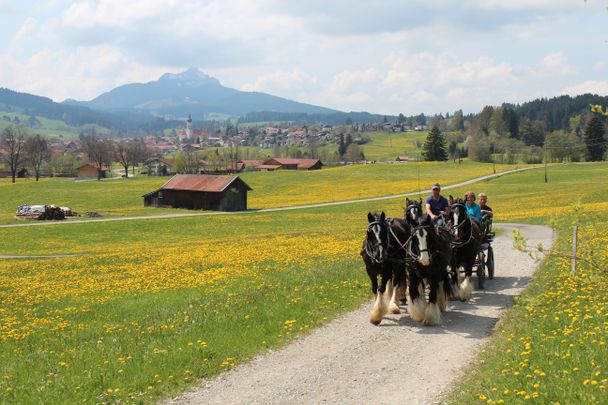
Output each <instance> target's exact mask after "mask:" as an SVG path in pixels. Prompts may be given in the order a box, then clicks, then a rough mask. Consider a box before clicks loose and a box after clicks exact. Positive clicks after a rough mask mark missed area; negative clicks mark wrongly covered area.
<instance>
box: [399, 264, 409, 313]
mask: <svg viewBox="0 0 608 405" xmlns="http://www.w3.org/2000/svg"><path fill="white" fill-rule="evenodd" d="M399 272H400V273H401V282H400V283H399V301H401V303H402V304H404V305H406V304H407V295H408V291H407V269H406V268H405V266H400V267H399Z"/></svg>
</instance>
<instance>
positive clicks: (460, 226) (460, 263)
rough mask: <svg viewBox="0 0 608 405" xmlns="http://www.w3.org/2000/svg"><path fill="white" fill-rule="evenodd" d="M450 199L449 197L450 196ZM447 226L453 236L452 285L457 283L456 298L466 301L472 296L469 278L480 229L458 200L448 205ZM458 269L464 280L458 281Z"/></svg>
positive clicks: (478, 224)
mask: <svg viewBox="0 0 608 405" xmlns="http://www.w3.org/2000/svg"><path fill="white" fill-rule="evenodd" d="M450 198H451V196H450ZM449 212H450V213H449V225H450V231H451V233H452V236H453V240H452V261H451V263H450V267H451V271H452V280H453V283H457V284H458V285H459V287H458V292H457V293H458V298H460V300H462V301H466V300H468V299H469V298H471V296H472V295H473V284H472V283H471V276H472V274H473V266H474V265H475V259H476V258H477V255H478V254H479V251H480V249H481V243H482V241H483V232H482V227H481V224H480V223H479V221H477V219H475V218H473V217H470V216H469V215H468V214H467V210H466V207H465V202H464V201H462V200H458V201H455V202H453V203H452V204H450V210H449ZM460 267H462V268H463V269H464V280H462V282H461V280H460V277H461V276H460Z"/></svg>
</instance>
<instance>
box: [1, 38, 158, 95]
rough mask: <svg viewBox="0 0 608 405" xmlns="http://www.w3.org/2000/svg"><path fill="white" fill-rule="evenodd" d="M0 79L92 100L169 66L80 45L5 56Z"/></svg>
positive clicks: (37, 90)
mask: <svg viewBox="0 0 608 405" xmlns="http://www.w3.org/2000/svg"><path fill="white" fill-rule="evenodd" d="M0 65H2V66H3V69H2V70H1V71H0V82H10V83H12V86H11V87H12V88H13V89H15V90H17V91H23V92H29V93H33V94H37V95H43V96H48V97H51V98H53V99H54V100H55V101H62V100H63V99H65V98H76V99H81V100H82V99H85V100H86V99H91V98H94V97H96V96H98V95H99V94H100V93H101V92H103V91H107V90H110V89H112V88H114V87H116V86H118V85H121V84H125V83H129V82H134V81H138V82H139V81H144V80H145V79H148V80H152V79H156V78H158V77H159V76H160V75H161V74H162V73H163V72H166V71H167V67H148V66H143V65H140V64H138V63H136V62H133V61H131V60H130V59H129V58H128V57H126V56H125V55H123V54H122V53H120V52H118V51H116V50H115V49H113V48H111V47H108V46H96V47H86V48H77V49H75V50H74V51H72V52H67V51H52V50H48V49H44V50H41V51H39V52H36V53H35V54H33V55H31V56H29V57H28V58H27V59H25V60H17V59H14V58H13V57H12V56H7V55H1V56H0Z"/></svg>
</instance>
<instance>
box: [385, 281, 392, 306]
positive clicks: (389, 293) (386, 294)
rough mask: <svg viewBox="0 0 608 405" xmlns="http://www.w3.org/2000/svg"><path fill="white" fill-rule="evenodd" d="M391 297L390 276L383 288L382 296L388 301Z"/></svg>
mask: <svg viewBox="0 0 608 405" xmlns="http://www.w3.org/2000/svg"><path fill="white" fill-rule="evenodd" d="M392 297H393V278H392V277H391V278H389V279H388V281H387V282H386V288H385V290H384V298H386V299H387V300H388V301H390V300H391V298H392Z"/></svg>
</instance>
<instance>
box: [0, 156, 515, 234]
mask: <svg viewBox="0 0 608 405" xmlns="http://www.w3.org/2000/svg"><path fill="white" fill-rule="evenodd" d="M513 168H515V166H508V165H503V166H497V170H498V171H501V170H509V169H513ZM418 171H419V172H420V186H421V188H423V189H428V188H429V187H430V184H431V183H432V182H434V181H439V182H441V183H442V184H450V183H456V182H458V181H461V180H464V179H468V178H472V177H477V176H482V175H487V174H490V173H492V165H489V164H482V163H475V162H467V161H465V162H463V163H462V164H455V163H451V162H443V163H436V162H422V163H400V164H394V165H381V164H375V165H349V166H342V167H335V168H325V169H322V170H316V171H310V172H303V171H290V170H280V171H276V172H249V173H243V174H241V175H240V177H241V178H242V179H243V180H245V182H246V183H247V184H249V185H250V186H251V187H252V188H253V191H252V192H250V193H249V194H248V208H249V209H260V208H272V207H284V206H294V205H302V204H312V203H320V202H332V201H343V200H349V199H356V198H366V197H375V196H383V195H394V194H401V193H404V192H407V191H414V190H417V189H418V175H417V173H418ZM168 179H169V178H168V177H146V176H142V177H135V178H131V179H114V180H104V181H83V182H75V181H74V180H71V179H64V178H46V179H42V180H41V181H39V182H35V181H34V180H33V179H18V182H17V183H15V184H12V183H11V182H10V179H0V192H1V193H2V194H3V198H2V199H0V223H16V222H18V221H17V220H15V219H14V218H13V217H14V213H15V210H16V208H17V206H19V205H22V204H56V205H61V206H69V207H71V208H72V209H74V210H75V211H77V212H82V213H84V212H87V211H95V212H99V213H101V214H102V215H103V216H105V217H114V216H130V215H158V214H166V213H174V212H191V211H186V210H175V209H157V208H145V207H143V198H142V195H144V194H146V193H148V192H150V191H154V190H155V189H157V188H158V187H160V186H162V185H163V184H164V183H166V182H167V181H168Z"/></svg>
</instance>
